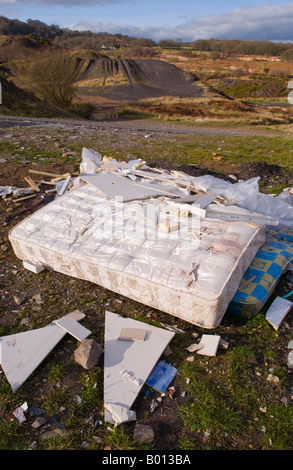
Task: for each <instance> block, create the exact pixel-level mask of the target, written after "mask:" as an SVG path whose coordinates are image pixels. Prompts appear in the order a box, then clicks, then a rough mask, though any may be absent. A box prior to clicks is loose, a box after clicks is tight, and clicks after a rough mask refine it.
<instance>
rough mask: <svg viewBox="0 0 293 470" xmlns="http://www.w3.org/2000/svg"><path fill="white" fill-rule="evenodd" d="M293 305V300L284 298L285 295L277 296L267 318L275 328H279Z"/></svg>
mask: <svg viewBox="0 0 293 470" xmlns="http://www.w3.org/2000/svg"><path fill="white" fill-rule="evenodd" d="M292 307H293V302H290V300H287V299H284V298H283V297H276V298H275V300H274V301H273V303H272V304H271V306H270V308H269V309H268V311H267V313H266V319H267V320H268V322H269V323H270V324H271V325H272V326H273V327H274V328H275V330H278V328H279V326H280V325H281V323H282V321H283V320H284V318H285V317H286V315H287V314H288V313H289V311H290V310H291V308H292Z"/></svg>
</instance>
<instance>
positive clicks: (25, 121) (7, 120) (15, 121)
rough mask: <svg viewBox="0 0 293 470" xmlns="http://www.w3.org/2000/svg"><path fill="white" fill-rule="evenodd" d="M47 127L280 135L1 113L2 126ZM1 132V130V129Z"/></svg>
mask: <svg viewBox="0 0 293 470" xmlns="http://www.w3.org/2000/svg"><path fill="white" fill-rule="evenodd" d="M38 125H42V127H47V128H65V129H74V128H80V127H84V128H95V127H96V128H100V129H120V130H136V131H142V132H146V133H148V132H152V133H166V134H180V135H210V136H213V135H214V136H217V135H218V136H278V135H280V134H279V133H278V132H276V131H271V130H267V131H266V130H264V129H258V128H257V127H255V128H253V129H252V128H249V129H248V128H244V127H243V128H241V127H239V128H236V127H234V128H229V127H218V126H217V127H207V126H203V125H202V123H198V125H196V126H195V125H192V126H188V125H183V124H176V123H170V122H151V121H148V120H143V119H140V120H138V119H135V120H125V119H119V118H117V119H116V118H115V119H109V120H91V121H86V120H67V119H48V118H32V117H29V118H25V117H19V116H3V115H0V129H3V128H9V127H14V126H25V127H28V126H38ZM0 132H1V131H0Z"/></svg>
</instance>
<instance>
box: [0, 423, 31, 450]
mask: <svg viewBox="0 0 293 470" xmlns="http://www.w3.org/2000/svg"><path fill="white" fill-rule="evenodd" d="M7 449H10V450H25V449H27V444H26V442H25V438H24V437H23V436H22V433H21V428H20V426H19V423H18V421H17V420H16V419H15V420H11V421H4V420H0V450H7Z"/></svg>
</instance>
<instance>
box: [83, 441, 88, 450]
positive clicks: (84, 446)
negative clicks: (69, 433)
mask: <svg viewBox="0 0 293 470" xmlns="http://www.w3.org/2000/svg"><path fill="white" fill-rule="evenodd" d="M89 446H90V443H89V442H87V441H83V442H82V443H81V447H82V448H83V449H88V448H89Z"/></svg>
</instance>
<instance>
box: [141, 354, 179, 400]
mask: <svg viewBox="0 0 293 470" xmlns="http://www.w3.org/2000/svg"><path fill="white" fill-rule="evenodd" d="M177 372H178V370H177V369H176V368H175V367H172V366H171V365H170V364H167V363H166V362H164V361H162V360H160V361H158V362H157V364H156V365H155V367H154V368H153V370H152V372H151V373H150V375H149V377H148V379H147V380H146V384H147V385H149V386H150V387H152V388H154V389H155V390H157V391H158V392H161V393H163V392H165V390H166V388H167V387H168V386H169V385H170V383H171V382H172V380H173V379H174V377H175V376H176V374H177Z"/></svg>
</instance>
